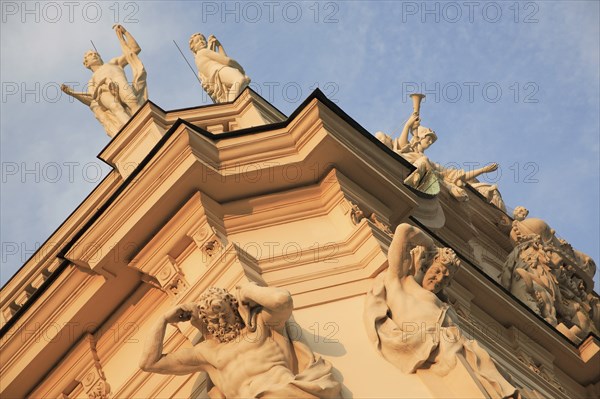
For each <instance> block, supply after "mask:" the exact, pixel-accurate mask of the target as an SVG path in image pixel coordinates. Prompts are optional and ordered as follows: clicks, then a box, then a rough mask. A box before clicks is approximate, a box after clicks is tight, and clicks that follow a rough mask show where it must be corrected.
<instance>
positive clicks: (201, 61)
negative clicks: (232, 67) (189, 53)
mask: <svg viewBox="0 0 600 399" xmlns="http://www.w3.org/2000/svg"><path fill="white" fill-rule="evenodd" d="M211 53H212V54H211ZM213 54H214V51H212V50H209V49H207V48H204V49H201V50H198V51H197V52H196V56H195V61H196V67H197V68H198V72H199V73H200V75H203V76H206V77H208V78H210V77H211V76H212V74H214V73H215V72H216V71H218V70H219V69H221V68H223V67H225V66H226V65H224V64H222V63H220V62H218V61H215V60H213V59H212V57H211V56H213Z"/></svg>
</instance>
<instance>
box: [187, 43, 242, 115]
mask: <svg viewBox="0 0 600 399" xmlns="http://www.w3.org/2000/svg"><path fill="white" fill-rule="evenodd" d="M190 50H192V53H194V59H195V61H196V67H197V68H198V76H199V77H200V81H201V83H202V88H203V89H204V91H206V93H207V94H208V95H209V96H210V98H211V99H212V100H213V102H214V103H217V104H219V103H226V102H231V101H233V100H235V99H236V97H237V96H238V95H240V93H241V92H242V91H244V89H245V88H246V87H248V84H250V78H249V77H248V76H246V72H245V71H244V68H242V66H241V65H240V64H239V63H238V62H237V61H236V60H234V59H233V58H230V57H228V56H227V53H226V52H225V49H224V48H223V45H222V44H221V42H219V40H217V38H216V37H215V36H214V35H210V36H209V37H208V42H207V40H206V37H204V35H203V34H202V33H194V34H193V35H192V36H191V37H190Z"/></svg>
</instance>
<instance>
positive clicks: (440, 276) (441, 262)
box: [421, 248, 460, 294]
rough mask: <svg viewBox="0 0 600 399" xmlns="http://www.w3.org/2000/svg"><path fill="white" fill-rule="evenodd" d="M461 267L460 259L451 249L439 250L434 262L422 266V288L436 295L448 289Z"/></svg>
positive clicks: (427, 262)
mask: <svg viewBox="0 0 600 399" xmlns="http://www.w3.org/2000/svg"><path fill="white" fill-rule="evenodd" d="M459 267H460V259H458V257H457V256H456V254H455V253H454V251H453V250H452V249H450V248H438V249H437V252H436V254H435V255H433V260H432V261H425V262H423V264H422V266H421V273H422V275H423V280H422V282H421V286H422V287H423V288H425V289H426V290H427V291H431V292H433V293H434V294H437V293H438V292H440V291H442V290H443V289H444V288H446V287H447V286H448V285H449V284H450V281H452V278H453V277H454V274H455V273H456V271H457V270H458V268H459Z"/></svg>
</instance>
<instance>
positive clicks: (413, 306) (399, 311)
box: [386, 276, 454, 328]
mask: <svg viewBox="0 0 600 399" xmlns="http://www.w3.org/2000/svg"><path fill="white" fill-rule="evenodd" d="M386 285H387V286H388V287H389V288H390V291H392V292H394V293H395V294H394V295H388V297H387V302H388V306H389V308H390V310H391V312H392V320H393V321H394V322H395V323H396V324H397V325H398V326H399V327H400V328H402V325H403V324H404V323H417V324H418V325H419V326H421V325H422V323H424V324H425V326H427V327H433V326H435V324H436V323H441V325H440V327H442V326H443V327H448V326H451V325H454V322H453V321H452V319H451V317H450V315H449V314H446V315H445V317H444V319H443V320H440V316H441V315H442V313H443V311H444V303H443V302H442V301H440V300H439V299H438V298H437V296H436V295H435V294H434V293H432V292H430V291H427V290H426V289H424V288H423V287H421V285H419V283H417V281H416V280H415V279H414V277H413V276H406V277H405V278H403V279H402V280H393V279H389V280H388V281H386ZM446 307H447V306H446Z"/></svg>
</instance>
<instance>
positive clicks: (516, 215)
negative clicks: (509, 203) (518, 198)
mask: <svg viewBox="0 0 600 399" xmlns="http://www.w3.org/2000/svg"><path fill="white" fill-rule="evenodd" d="M527 215H529V211H528V210H527V208H525V207H524V206H518V207H516V208H515V210H514V211H513V219H515V220H517V221H519V222H521V221H523V220H525V218H526V217H527Z"/></svg>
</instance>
